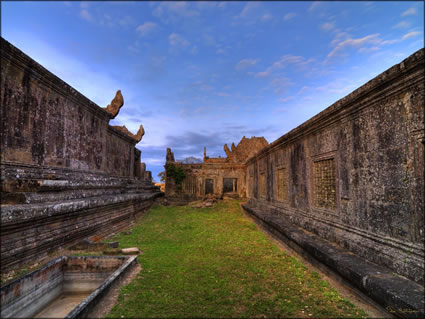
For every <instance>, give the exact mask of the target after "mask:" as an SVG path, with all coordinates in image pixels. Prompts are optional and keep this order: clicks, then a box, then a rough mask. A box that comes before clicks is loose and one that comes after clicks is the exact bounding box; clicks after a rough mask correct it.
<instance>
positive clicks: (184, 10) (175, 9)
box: [152, 1, 199, 17]
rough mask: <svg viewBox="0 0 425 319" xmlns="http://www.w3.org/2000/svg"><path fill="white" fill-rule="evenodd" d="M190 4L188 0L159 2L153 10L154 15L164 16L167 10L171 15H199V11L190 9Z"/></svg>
mask: <svg viewBox="0 0 425 319" xmlns="http://www.w3.org/2000/svg"><path fill="white" fill-rule="evenodd" d="M190 5H192V4H189V3H188V2H186V1H164V2H159V4H158V6H157V7H156V8H155V9H154V10H153V12H152V15H153V16H155V17H162V16H163V15H164V13H165V12H167V13H168V14H170V15H177V16H181V17H194V16H199V12H198V11H196V10H192V9H189V7H190Z"/></svg>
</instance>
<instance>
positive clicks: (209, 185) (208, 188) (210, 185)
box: [205, 179, 214, 195]
mask: <svg viewBox="0 0 425 319" xmlns="http://www.w3.org/2000/svg"><path fill="white" fill-rule="evenodd" d="M213 193H214V182H213V180H212V179H206V180H205V195H208V194H213Z"/></svg>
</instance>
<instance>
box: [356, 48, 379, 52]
mask: <svg viewBox="0 0 425 319" xmlns="http://www.w3.org/2000/svg"><path fill="white" fill-rule="evenodd" d="M379 49H380V47H369V48H360V49H359V52H360V53H370V52H374V51H378V50H379Z"/></svg>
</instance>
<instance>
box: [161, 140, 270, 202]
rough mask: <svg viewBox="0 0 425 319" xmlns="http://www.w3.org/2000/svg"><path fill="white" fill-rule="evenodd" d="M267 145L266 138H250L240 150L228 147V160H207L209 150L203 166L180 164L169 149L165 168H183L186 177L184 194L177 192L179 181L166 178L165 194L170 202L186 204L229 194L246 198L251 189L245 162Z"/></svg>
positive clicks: (242, 141) (217, 158) (236, 147)
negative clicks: (177, 182) (248, 186)
mask: <svg viewBox="0 0 425 319" xmlns="http://www.w3.org/2000/svg"><path fill="white" fill-rule="evenodd" d="M267 145H268V143H267V141H266V139H265V138H264V137H251V138H246V137H245V136H244V137H243V138H242V139H241V141H240V142H239V144H238V146H235V144H234V143H232V146H231V147H232V150H229V147H228V146H227V144H225V145H224V151H225V152H226V155H227V157H225V158H222V157H216V158H210V157H208V156H207V151H206V148H205V149H204V160H203V163H199V164H183V163H181V162H176V161H175V159H174V154H173V152H172V151H171V149H167V157H166V163H165V166H166V167H167V165H176V166H177V167H181V168H183V169H184V171H185V175H186V178H185V179H184V180H183V182H182V185H181V188H182V191H180V192H179V191H178V190H177V189H176V186H177V185H176V183H175V180H174V179H173V178H166V182H165V194H166V196H167V199H168V200H171V202H174V203H178V202H182V203H185V202H188V201H191V200H196V199H199V198H202V197H203V196H206V195H212V196H217V197H220V196H221V195H222V194H226V195H228V196H232V195H233V196H235V195H236V197H244V196H245V193H246V187H247V186H246V178H245V165H244V162H245V160H246V159H247V158H250V157H251V156H253V155H255V153H256V152H258V151H260V150H261V149H263V148H264V147H265V146H267Z"/></svg>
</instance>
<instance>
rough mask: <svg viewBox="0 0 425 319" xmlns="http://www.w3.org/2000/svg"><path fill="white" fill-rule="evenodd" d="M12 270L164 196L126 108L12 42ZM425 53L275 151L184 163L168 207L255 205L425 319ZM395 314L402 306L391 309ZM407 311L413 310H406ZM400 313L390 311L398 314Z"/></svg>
mask: <svg viewBox="0 0 425 319" xmlns="http://www.w3.org/2000/svg"><path fill="white" fill-rule="evenodd" d="M1 48H2V50H1V59H2V63H1V77H2V82H1V119H2V121H1V122H2V128H1V150H2V152H1V182H2V190H1V271H2V272H4V271H8V270H10V269H14V268H16V267H19V266H21V265H24V264H26V263H28V262H30V261H36V260H39V259H40V258H42V257H45V256H47V255H48V254H49V253H51V252H54V251H56V250H57V249H58V248H60V247H67V246H70V245H72V244H74V243H75V242H77V241H79V240H81V239H82V238H90V239H93V240H95V241H96V240H99V239H102V238H104V237H106V236H107V235H110V234H112V233H114V232H118V231H120V230H121V229H123V228H124V227H126V226H128V225H129V224H131V223H132V221H133V220H134V218H136V217H137V216H139V215H140V214H141V213H143V212H144V211H146V210H147V209H149V208H150V207H151V205H152V204H153V202H154V200H155V199H156V198H157V197H159V196H162V195H164V194H163V193H162V192H160V191H159V189H158V188H157V187H155V186H154V185H153V183H152V177H151V174H150V172H148V171H146V165H145V164H144V163H141V162H140V159H141V151H140V150H138V149H137V148H135V145H136V144H137V143H138V142H139V141H140V140H141V138H142V136H143V135H144V129H143V126H140V128H139V131H138V132H137V133H136V134H133V133H131V132H129V131H128V129H127V128H126V127H125V126H122V127H119V126H111V125H109V121H110V120H111V119H113V118H114V117H115V116H117V115H118V113H119V110H120V108H121V107H122V106H123V104H124V98H123V96H122V94H121V92H120V91H118V92H117V93H116V95H115V97H114V99H113V100H112V101H111V103H110V104H109V105H108V106H107V107H106V108H102V107H99V106H98V105H96V104H94V103H93V102H91V101H90V100H88V99H87V98H86V97H84V96H83V95H81V94H80V93H79V92H77V91H75V90H74V89H73V88H72V87H70V86H69V85H67V84H66V83H64V82H63V81H62V80H61V79H59V78H58V77H56V76H54V75H53V74H52V73H50V72H49V71H47V70H46V69H44V68H43V67H42V66H41V65H39V64H38V63H36V62H35V61H33V60H32V59H31V58H30V57H28V56H27V55H25V54H24V53H22V52H21V51H20V50H18V49H17V48H15V47H14V46H13V45H11V44H10V43H8V42H7V41H6V40H4V39H1ZM424 53H425V51H424V49H421V50H419V51H417V52H415V53H414V54H412V55H411V56H410V57H408V58H407V59H405V60H404V61H402V62H401V63H400V64H397V65H395V66H393V67H391V68H390V69H388V70H387V71H385V72H383V73H382V74H380V75H378V76H377V77H376V78H374V79H372V80H370V81H369V82H368V83H366V84H365V85H363V86H361V87H360V88H358V89H357V90H355V91H354V92H352V93H351V94H349V95H348V96H346V97H344V98H343V99H341V100H339V101H337V102H336V103H334V104H333V105H331V106H330V107H328V108H327V109H325V110H324V111H322V112H321V113H319V114H317V115H316V116H314V117H313V118H311V119H310V120H308V121H307V122H305V123H303V124H302V125H300V126H298V127H297V128H295V129H293V130H292V131H290V132H289V133H287V134H285V135H283V136H282V137H280V138H278V139H277V140H276V141H274V142H272V143H271V144H268V143H267V141H266V140H265V139H264V138H262V137H251V138H246V137H243V138H242V139H241V141H240V142H239V144H238V145H237V146H235V145H234V144H232V145H231V147H230V149H229V147H228V146H227V145H225V146H224V150H225V153H226V158H221V157H219V158H209V157H208V156H207V154H206V150H204V160H203V162H202V163H199V164H185V163H180V162H177V161H175V159H174V154H173V152H172V151H171V149H167V157H166V164H165V166H166V168H167V167H170V166H173V167H175V168H180V169H181V170H182V171H183V172H184V175H185V178H183V180H182V183H181V184H180V185H179V184H178V183H176V180H175V178H174V177H173V176H169V175H168V174H166V185H165V195H166V198H167V199H169V200H170V201H171V202H175V203H187V202H190V201H194V200H198V199H202V198H205V197H207V196H217V197H221V196H226V195H227V196H230V197H239V198H243V199H245V202H244V203H243V205H242V206H243V208H244V209H245V211H246V212H248V213H249V214H250V215H251V216H252V217H253V218H254V219H255V220H256V221H257V222H258V223H259V224H261V225H262V226H263V227H264V228H265V229H267V230H268V231H269V232H271V233H272V234H274V235H275V236H276V237H278V238H279V239H281V240H282V241H284V242H285V243H287V245H289V246H290V247H291V248H293V249H294V250H296V251H298V252H299V253H301V254H302V255H304V256H306V257H308V259H309V260H311V261H314V262H315V263H320V264H321V265H323V267H325V269H329V270H331V271H334V272H335V273H337V274H338V275H340V276H341V277H342V278H343V279H344V280H346V281H347V282H349V283H350V284H351V285H352V286H353V287H355V288H356V289H359V290H360V291H362V292H363V293H365V294H366V295H367V296H368V297H370V298H371V299H372V300H374V301H375V302H376V303H378V304H380V305H382V306H383V307H384V308H386V309H387V310H388V311H389V312H391V313H392V314H393V315H396V316H399V317H415V318H421V317H423V315H424V310H423V308H424V301H423V297H424V287H423V285H424V170H425V168H424V145H425V133H424ZM388 307H392V308H390V309H388ZM403 309H404V310H409V311H403ZM392 310H393V311H392Z"/></svg>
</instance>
